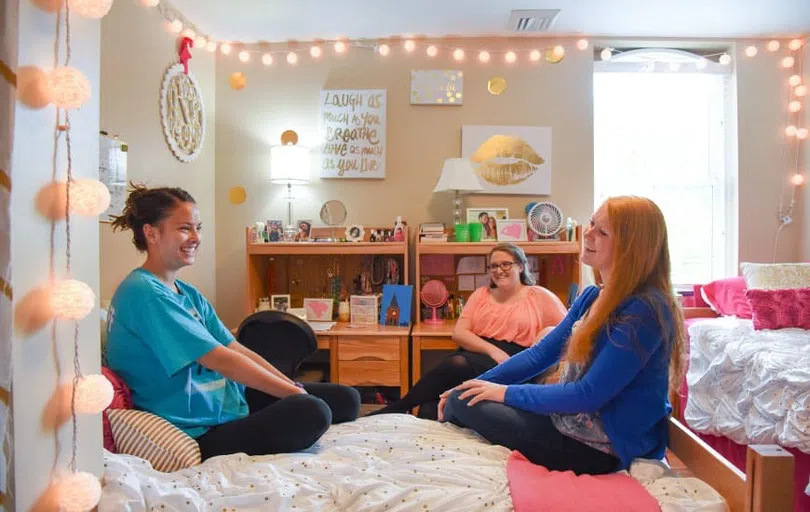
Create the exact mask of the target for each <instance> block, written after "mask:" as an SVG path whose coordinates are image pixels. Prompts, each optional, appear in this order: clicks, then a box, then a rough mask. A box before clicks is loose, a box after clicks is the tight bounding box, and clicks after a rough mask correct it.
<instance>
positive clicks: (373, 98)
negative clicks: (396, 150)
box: [321, 89, 386, 178]
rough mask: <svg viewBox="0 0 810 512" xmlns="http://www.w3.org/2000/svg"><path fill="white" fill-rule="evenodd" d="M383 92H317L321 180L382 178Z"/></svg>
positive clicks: (346, 90)
mask: <svg viewBox="0 0 810 512" xmlns="http://www.w3.org/2000/svg"><path fill="white" fill-rule="evenodd" d="M385 109H386V91H385V89H371V90H360V89H329V90H322V91H321V133H323V136H324V141H323V150H322V151H321V178H385Z"/></svg>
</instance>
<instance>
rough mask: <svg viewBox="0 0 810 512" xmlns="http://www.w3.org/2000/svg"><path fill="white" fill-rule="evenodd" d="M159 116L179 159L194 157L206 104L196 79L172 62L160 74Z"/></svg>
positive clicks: (202, 132) (199, 145) (199, 144)
mask: <svg viewBox="0 0 810 512" xmlns="http://www.w3.org/2000/svg"><path fill="white" fill-rule="evenodd" d="M160 118H161V122H162V123H163V134H164V135H165V136H166V142H167V143H168V144H169V147H170V148H171V150H172V153H174V156H175V157H176V158H177V159H178V160H180V161H181V162H191V161H193V160H194V159H196V158H197V156H198V155H199V154H200V150H201V149H202V145H203V140H204V139H205V107H204V105H203V97H202V92H201V91H200V86H199V84H198V83H197V79H196V78H194V75H193V74H192V73H191V72H189V73H188V74H185V73H184V72H183V64H174V65H172V66H170V67H169V69H167V70H166V74H164V75H163V85H162V87H161V88H160Z"/></svg>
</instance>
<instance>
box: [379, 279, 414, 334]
mask: <svg viewBox="0 0 810 512" xmlns="http://www.w3.org/2000/svg"><path fill="white" fill-rule="evenodd" d="M412 304H413V286H411V285H409V284H386V285H384V286H383V294H382V307H381V308H380V325H393V326H398V327H408V326H410V325H411V306H412Z"/></svg>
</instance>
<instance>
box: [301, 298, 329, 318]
mask: <svg viewBox="0 0 810 512" xmlns="http://www.w3.org/2000/svg"><path fill="white" fill-rule="evenodd" d="M333 305H334V302H333V301H332V299H304V310H305V311H306V317H307V321H309V322H331V321H332V307H333Z"/></svg>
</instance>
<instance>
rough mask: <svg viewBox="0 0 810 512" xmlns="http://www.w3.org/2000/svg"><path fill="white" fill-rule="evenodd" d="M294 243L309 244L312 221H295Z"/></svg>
mask: <svg viewBox="0 0 810 512" xmlns="http://www.w3.org/2000/svg"><path fill="white" fill-rule="evenodd" d="M295 229H296V231H295V241H296V242H309V240H310V235H311V234H312V219H298V220H297V221H295Z"/></svg>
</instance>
